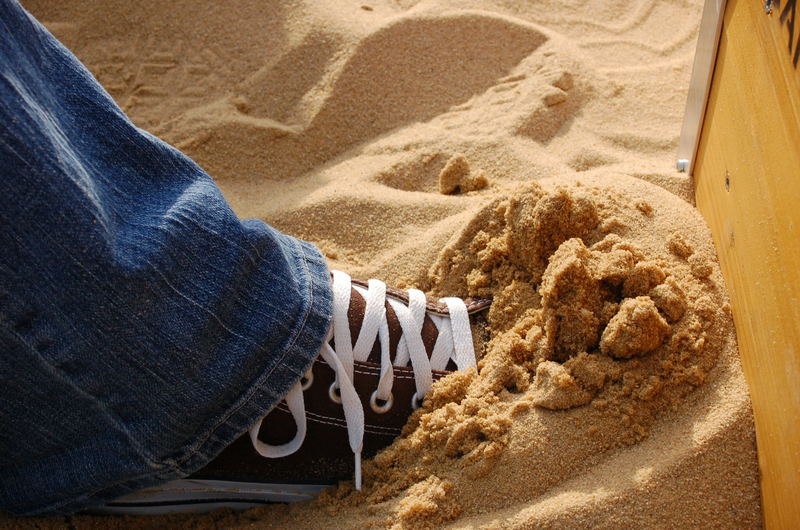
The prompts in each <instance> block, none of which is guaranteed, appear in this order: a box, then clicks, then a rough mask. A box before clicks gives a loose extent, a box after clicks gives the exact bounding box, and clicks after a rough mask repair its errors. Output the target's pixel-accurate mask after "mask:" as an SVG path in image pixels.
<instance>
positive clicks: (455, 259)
mask: <svg viewBox="0 0 800 530" xmlns="http://www.w3.org/2000/svg"><path fill="white" fill-rule="evenodd" d="M23 4H24V5H25V6H26V7H27V8H28V9H29V10H30V11H31V12H32V13H33V14H34V15H36V16H37V17H38V18H39V20H41V21H42V22H43V23H44V24H45V25H46V26H47V27H48V28H49V29H50V30H51V31H52V32H53V33H54V34H55V35H56V36H57V37H58V38H59V39H60V40H61V41H62V42H63V43H64V44H65V45H66V46H67V47H69V48H70V49H71V50H72V51H73V52H74V53H75V54H76V55H77V56H78V57H79V58H80V59H81V60H82V61H83V62H84V63H86V64H87V65H88V67H89V68H90V69H91V70H92V72H93V73H94V75H95V76H96V77H97V78H98V80H99V81H100V82H101V83H102V84H103V86H104V87H105V88H106V89H107V90H108V91H109V93H110V94H111V95H112V96H113V97H114V99H115V100H116V101H117V102H118V103H119V105H120V106H121V107H122V108H123V109H124V110H125V111H126V112H127V113H128V114H129V115H130V117H131V119H132V120H133V121H134V122H135V123H136V124H137V125H139V126H140V127H142V128H144V129H146V130H148V131H150V132H152V133H153V134H155V135H157V136H159V137H161V138H163V139H164V140H166V141H167V142H169V143H171V144H173V145H175V146H177V147H178V148H180V149H181V150H182V151H184V152H185V153H187V154H188V155H189V156H190V157H192V158H193V159H194V160H196V161H197V162H198V163H199V164H200V165H201V166H202V167H203V168H205V169H206V170H207V171H208V172H209V173H210V174H211V175H212V176H213V177H214V178H215V180H216V181H217V182H218V184H219V185H220V187H221V188H222V190H223V192H224V194H225V196H226V197H227V199H228V200H229V201H230V202H231V204H232V205H233V207H234V209H235V210H236V212H237V213H238V214H239V215H240V216H241V217H244V218H260V219H263V220H264V221H266V222H268V223H270V224H272V225H274V226H276V227H277V228H279V229H281V230H283V231H285V232H287V233H289V234H292V235H295V236H298V237H301V238H303V239H306V240H308V241H312V242H314V243H316V244H317V245H319V247H320V248H321V249H322V250H323V252H324V253H325V255H326V256H327V258H328V260H329V263H330V265H331V267H334V268H338V269H341V270H344V271H347V272H348V273H350V274H351V275H352V276H354V277H360V278H371V277H376V278H380V279H383V280H385V281H387V283H389V284H394V285H396V286H398V287H417V288H421V289H423V290H425V291H427V292H429V293H432V294H434V295H441V296H445V295H458V296H466V295H480V296H492V297H493V298H494V300H495V301H494V304H493V306H492V309H491V312H490V314H489V324H490V336H489V339H488V344H487V349H486V351H487V353H486V355H485V356H484V358H483V359H482V360H481V362H480V364H479V371H478V373H476V372H474V371H470V372H466V373H463V374H458V375H455V376H451V377H448V378H445V379H444V380H442V381H441V382H439V383H437V384H436V385H435V386H434V388H433V389H432V391H431V395H430V397H429V399H428V400H426V405H425V406H424V407H423V408H422V409H421V410H420V411H419V412H417V413H415V415H414V416H412V418H411V420H410V422H409V424H408V425H407V426H406V428H405V430H404V434H403V436H402V437H401V438H400V439H399V440H398V441H396V442H395V444H394V445H392V446H391V447H389V448H388V449H386V450H385V451H383V452H382V453H380V454H379V455H378V456H377V457H376V458H375V459H374V460H372V461H371V462H368V463H366V464H365V469H364V473H365V484H366V487H365V489H364V491H362V492H355V491H353V490H352V487H351V485H350V484H348V483H345V484H343V485H341V486H339V487H337V488H332V489H330V490H327V491H326V492H325V493H323V495H322V496H321V497H320V498H319V499H318V500H316V501H314V502H310V503H303V504H298V505H292V506H289V507H287V506H277V507H269V508H258V509H254V510H250V511H247V512H243V513H234V512H229V511H222V512H216V513H211V514H204V515H193V516H170V517H150V518H120V517H100V516H87V515H79V516H72V517H68V518H63V517H62V518H42V519H32V520H27V521H20V520H8V519H6V520H0V526H3V527H6V526H8V527H28V528H57V527H62V526H65V525H69V527H70V528H74V529H82V528H123V527H125V528H127V527H136V528H161V527H170V528H273V527H274V528H282V527H302V528H312V527H316V528H364V527H376V528H382V527H397V528H401V527H408V528H424V527H441V526H447V525H452V526H454V527H459V528H462V527H486V528H553V527H557V528H586V527H593V528H621V527H697V526H702V527H716V528H731V527H758V526H760V525H761V508H760V500H759V486H758V466H757V461H756V448H755V435H754V431H753V422H752V416H751V412H750V403H749V398H748V393H747V385H746V383H745V380H744V376H743V374H742V370H741V367H740V365H739V359H738V352H737V348H736V337H735V331H734V327H733V321H732V319H731V312H730V304H729V300H728V297H727V294H726V292H725V287H724V283H723V279H722V276H721V273H720V271H719V267H718V265H717V259H716V255H715V251H714V248H713V244H712V242H711V236H710V233H709V231H708V229H707V227H706V226H705V223H704V222H703V219H702V217H701V216H700V214H699V213H698V212H697V211H696V209H695V208H694V207H693V205H692V203H693V193H692V185H691V181H690V179H689V178H688V177H687V176H686V175H685V174H681V173H677V172H676V171H675V170H674V167H675V150H676V146H677V140H678V134H679V130H680V125H681V121H682V119H683V111H684V105H685V99H686V92H687V86H688V83H689V77H690V73H691V62H692V58H693V54H694V48H695V42H696V38H697V31H698V26H699V21H700V10H701V2H700V0H665V1H663V2H649V1H645V0H636V1H634V2H630V1H625V2H623V1H621V0H597V1H593V2H591V1H585V0H583V1H581V0H567V1H555V0H543V1H539V2H527V1H524V0H486V1H480V2H479V1H475V0H473V1H470V0H466V1H459V2H456V1H454V0H420V1H416V0H359V1H355V2H351V1H345V0H341V1H334V0H305V1H304V0H286V1H281V2H264V1H255V0H232V1H228V2H214V1H210V0H202V1H200V0H192V1H188V0H186V1H184V0H176V1H172V2H155V1H141V2H134V3H131V2H123V1H121V0H103V1H100V0H86V1H80V2H79V1H65V2H46V1H42V0H27V1H24V2H23Z"/></svg>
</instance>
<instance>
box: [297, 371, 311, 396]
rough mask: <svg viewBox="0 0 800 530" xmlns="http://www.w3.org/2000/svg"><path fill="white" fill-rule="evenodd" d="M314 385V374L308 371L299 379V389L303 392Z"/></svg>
mask: <svg viewBox="0 0 800 530" xmlns="http://www.w3.org/2000/svg"><path fill="white" fill-rule="evenodd" d="M313 383H314V372H312V371H311V370H309V371H308V372H306V373H305V375H303V377H302V379H300V388H302V389H303V392H305V391H306V390H308V389H309V388H311V385H312V384H313Z"/></svg>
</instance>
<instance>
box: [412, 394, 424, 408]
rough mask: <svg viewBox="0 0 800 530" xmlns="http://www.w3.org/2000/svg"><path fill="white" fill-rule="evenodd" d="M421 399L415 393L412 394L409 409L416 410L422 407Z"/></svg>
mask: <svg viewBox="0 0 800 530" xmlns="http://www.w3.org/2000/svg"><path fill="white" fill-rule="evenodd" d="M422 399H423V398H421V397H420V396H419V394H418V393H417V392H414V395H413V396H411V409H412V410H417V409H418V408H420V407H421V406H422Z"/></svg>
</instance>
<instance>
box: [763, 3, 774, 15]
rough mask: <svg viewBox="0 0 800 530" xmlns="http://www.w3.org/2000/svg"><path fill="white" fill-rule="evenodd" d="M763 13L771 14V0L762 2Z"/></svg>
mask: <svg viewBox="0 0 800 530" xmlns="http://www.w3.org/2000/svg"><path fill="white" fill-rule="evenodd" d="M764 13H766V14H768V15H769V14H771V13H772V0H764Z"/></svg>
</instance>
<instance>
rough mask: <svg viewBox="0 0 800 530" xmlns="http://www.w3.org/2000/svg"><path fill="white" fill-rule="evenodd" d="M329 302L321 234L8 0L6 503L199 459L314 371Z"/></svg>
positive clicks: (118, 486) (2, 468)
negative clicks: (132, 113)
mask: <svg viewBox="0 0 800 530" xmlns="http://www.w3.org/2000/svg"><path fill="white" fill-rule="evenodd" d="M264 200H265V201H266V200H270V199H269V198H268V197H265V199H264ZM330 318H331V293H330V278H329V273H328V271H327V268H326V265H325V262H324V258H323V257H322V256H321V255H320V253H319V252H318V250H317V249H316V248H315V247H314V246H312V245H310V244H308V243H305V242H303V241H299V240H297V239H294V238H292V237H289V236H286V235H284V234H281V233H280V232H278V231H276V230H274V229H272V228H271V227H269V226H267V225H266V224H264V223H263V222H260V221H240V220H239V219H237V218H236V216H235V215H234V213H233V212H232V210H231V209H230V207H229V206H228V205H227V204H226V202H225V200H224V199H223V197H222V195H221V193H220V191H219V189H218V188H217V187H216V186H215V185H214V183H213V181H212V180H211V179H210V178H209V176H208V175H207V174H206V173H205V172H204V171H203V170H202V169H201V168H200V167H198V166H197V165H196V164H195V163H194V162H192V161H191V160H190V159H189V158H187V157H186V156H184V155H183V154H181V153H180V152H179V151H177V150H176V149H174V148H172V147H170V146H169V145H167V144H165V143H164V142H162V141H160V140H158V139H157V138H155V137H153V136H152V135H150V134H148V133H146V132H144V131H142V130H139V129H138V128H136V127H135V126H134V125H132V124H131V122H130V121H129V120H128V119H127V118H126V117H125V115H124V114H123V112H122V111H121V110H120V109H119V108H118V107H117V105H115V104H114V102H113V100H112V99H111V98H110V97H109V96H108V95H107V94H106V93H105V92H104V91H103V89H102V88H101V87H100V86H99V85H98V84H97V82H96V81H95V80H94V78H93V77H92V76H91V74H90V73H89V72H88V71H87V70H86V69H85V68H84V67H83V66H82V65H81V64H80V63H79V62H78V60H77V59H76V58H75V57H74V56H73V55H72V54H71V53H70V52H69V51H67V50H66V49H65V48H64V47H63V46H62V45H61V44H60V43H58V42H57V41H56V39H55V38H53V36H52V35H50V34H49V33H48V32H47V30H46V29H44V27H42V26H41V25H40V24H39V23H38V22H36V21H35V20H34V19H33V18H32V17H31V16H30V15H28V14H27V13H26V12H25V11H24V10H23V9H22V7H21V6H20V5H19V4H18V3H17V2H16V0H0V404H1V405H0V509H5V510H8V511H11V512H12V513H16V514H36V513H46V512H53V513H65V512H71V511H75V510H79V509H83V508H87V507H90V506H93V505H98V504H101V503H103V502H105V501H107V500H110V499H113V498H115V497H117V496H120V495H122V494H125V493H128V492H130V491H134V490H136V489H140V488H143V487H146V486H149V485H152V484H155V483H158V482H160V481H166V480H171V479H174V478H178V477H181V476H185V475H187V474H189V473H191V472H192V471H195V470H196V469H199V468H200V467H202V466H203V465H204V464H206V463H207V462H208V461H209V460H211V459H212V458H213V457H214V456H215V455H216V454H218V453H219V452H220V451H221V450H222V449H223V448H224V447H225V446H226V445H228V444H230V443H231V442H232V441H233V440H235V439H236V438H237V437H238V436H239V435H241V434H242V433H243V432H244V431H245V430H246V429H247V428H248V427H249V426H250V425H252V424H253V423H254V422H255V421H256V420H257V419H258V418H259V417H261V416H263V415H264V414H266V413H267V412H268V411H269V410H270V409H271V408H272V407H273V406H274V405H275V404H276V403H277V402H278V401H279V400H280V399H281V398H282V397H283V396H284V395H285V394H286V392H287V391H288V390H289V388H291V386H292V385H293V384H294V383H295V382H296V381H298V380H299V378H300V377H301V376H302V374H303V373H304V372H305V371H306V370H307V369H308V368H309V366H310V365H311V363H312V362H313V360H314V358H315V357H316V355H317V352H318V350H319V347H320V345H321V344H322V342H323V340H324V337H325V334H326V332H327V330H328V326H329V322H330Z"/></svg>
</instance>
